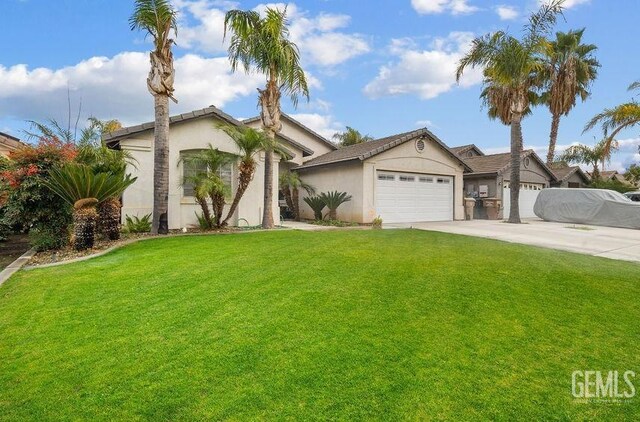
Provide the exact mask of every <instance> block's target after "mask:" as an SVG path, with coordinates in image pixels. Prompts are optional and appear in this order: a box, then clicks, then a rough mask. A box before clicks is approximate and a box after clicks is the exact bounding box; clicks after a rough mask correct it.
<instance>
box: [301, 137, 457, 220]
mask: <svg viewBox="0 0 640 422" xmlns="http://www.w3.org/2000/svg"><path fill="white" fill-rule="evenodd" d="M377 170H388V171H398V172H414V173H428V174H435V175H443V176H452V177H453V178H454V218H455V219H456V220H461V219H464V204H463V178H462V175H463V171H464V167H463V165H462V164H461V163H460V162H459V161H457V160H456V159H455V158H453V157H452V156H451V155H449V154H448V153H446V152H445V151H444V150H443V149H442V148H440V147H439V146H437V145H436V144H435V143H434V142H433V141H428V142H426V148H425V149H424V151H423V152H422V153H420V152H418V151H417V150H416V148H415V141H414V140H411V141H408V142H406V143H404V144H402V145H399V146H397V147H395V148H391V149H389V150H388V151H385V152H383V153H381V154H378V155H375V156H373V157H371V158H369V159H367V160H365V161H364V162H362V161H360V160H354V161H350V162H344V163H337V164H332V165H327V166H321V167H317V168H313V167H312V168H309V169H306V170H301V171H300V175H301V178H302V179H303V180H304V181H305V182H307V183H310V184H311V185H313V186H314V187H316V189H317V191H318V192H324V191H329V190H338V191H344V192H347V193H349V194H350V195H352V196H353V199H352V200H351V202H349V203H347V204H343V205H342V206H341V207H340V208H338V219H340V220H345V221H355V222H358V223H371V221H372V220H373V219H374V218H376V216H377V213H376V206H375V181H376V171H377ZM300 209H301V211H302V216H303V217H304V218H313V212H312V211H311V209H310V208H309V207H308V206H307V204H306V203H304V202H302V203H301V206H300Z"/></svg>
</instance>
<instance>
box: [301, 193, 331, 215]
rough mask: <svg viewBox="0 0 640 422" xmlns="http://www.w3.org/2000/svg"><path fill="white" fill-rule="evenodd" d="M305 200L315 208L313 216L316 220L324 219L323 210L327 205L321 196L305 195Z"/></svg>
mask: <svg viewBox="0 0 640 422" xmlns="http://www.w3.org/2000/svg"><path fill="white" fill-rule="evenodd" d="M303 201H304V202H306V203H307V205H309V207H310V208H311V209H312V210H313V218H314V220H316V221H320V220H322V210H323V209H324V208H325V207H326V206H327V204H326V203H325V202H324V199H322V198H321V197H319V196H305V197H304V198H303Z"/></svg>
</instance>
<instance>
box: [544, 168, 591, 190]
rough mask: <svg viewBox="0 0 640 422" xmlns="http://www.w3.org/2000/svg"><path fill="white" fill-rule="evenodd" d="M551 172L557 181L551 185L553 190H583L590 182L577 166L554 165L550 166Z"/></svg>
mask: <svg viewBox="0 0 640 422" xmlns="http://www.w3.org/2000/svg"><path fill="white" fill-rule="evenodd" d="M551 171H552V172H553V174H554V175H555V176H556V179H557V180H556V181H555V182H553V183H551V186H552V187H554V188H585V187H587V185H588V184H589V182H590V180H591V179H590V178H589V176H587V174H586V173H585V172H583V171H582V169H581V168H580V167H578V166H569V165H567V164H564V163H554V164H553V165H552V166H551Z"/></svg>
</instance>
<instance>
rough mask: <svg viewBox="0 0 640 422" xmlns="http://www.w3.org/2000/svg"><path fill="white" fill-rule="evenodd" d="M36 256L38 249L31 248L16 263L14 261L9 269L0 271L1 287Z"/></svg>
mask: <svg viewBox="0 0 640 422" xmlns="http://www.w3.org/2000/svg"><path fill="white" fill-rule="evenodd" d="M35 254H36V249H35V248H31V249H29V250H28V251H26V252H25V253H23V254H22V255H20V257H19V258H18V259H16V260H15V261H13V262H12V263H11V264H9V266H8V267H7V268H5V269H4V270H2V271H0V286H2V285H3V284H4V282H5V281H7V280H9V278H10V277H11V276H12V275H13V274H15V273H16V272H17V271H18V270H19V269H20V268H22V266H23V265H24V264H26V263H27V262H29V260H30V259H31V258H32V257H33V256H34V255H35Z"/></svg>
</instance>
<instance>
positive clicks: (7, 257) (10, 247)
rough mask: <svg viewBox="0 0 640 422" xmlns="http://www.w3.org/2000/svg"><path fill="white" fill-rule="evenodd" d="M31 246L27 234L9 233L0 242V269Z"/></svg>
mask: <svg viewBox="0 0 640 422" xmlns="http://www.w3.org/2000/svg"><path fill="white" fill-rule="evenodd" d="M30 248H31V246H30V245H29V238H28V236H27V235H23V234H14V235H10V236H9V237H8V239H7V240H6V241H2V242H0V271H1V270H2V269H4V268H5V267H7V266H8V265H9V264H11V263H12V262H13V261H15V260H16V259H18V258H20V256H21V255H22V254H23V253H25V252H26V251H28V250H29V249H30Z"/></svg>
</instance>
